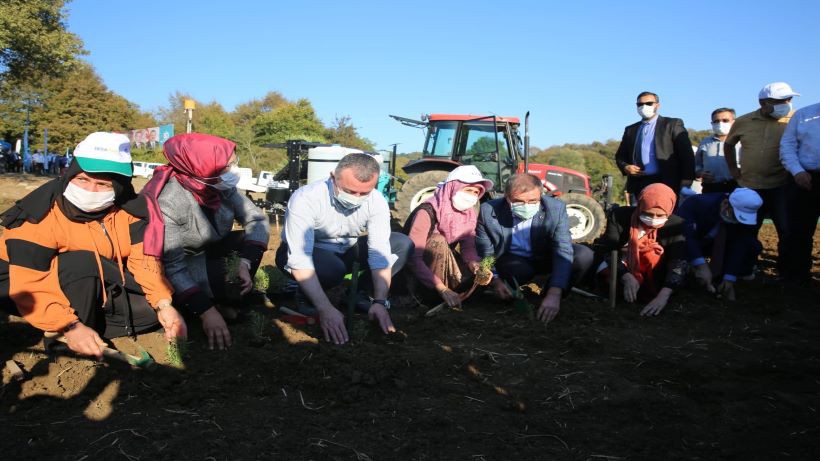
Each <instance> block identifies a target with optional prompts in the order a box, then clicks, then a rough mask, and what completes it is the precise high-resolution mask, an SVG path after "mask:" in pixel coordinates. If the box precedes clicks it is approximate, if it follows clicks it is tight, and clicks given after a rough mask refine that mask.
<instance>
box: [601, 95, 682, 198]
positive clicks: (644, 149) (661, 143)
mask: <svg viewBox="0 0 820 461" xmlns="http://www.w3.org/2000/svg"><path fill="white" fill-rule="evenodd" d="M636 104H637V106H638V115H640V116H641V121H640V122H637V123H633V124H632V125H629V126H627V127H626V128H625V129H624V136H623V138H622V139H621V144H620V146H618V152H616V153H615V162H616V163H617V164H618V168H619V169H620V170H621V172H622V173H623V174H624V175H626V177H627V178H626V191H627V192H629V193H630V194H633V195H634V196H635V197H636V198H637V197H638V196H639V195H640V193H641V191H642V190H643V188H644V187H646V186H648V185H650V184H654V183H656V182H660V183H664V184H666V185H667V186H669V187H670V188H671V189H672V190H673V191H675V192H679V191H680V189H681V187H684V186H686V187H689V186H691V185H692V181H693V180H694V179H695V155H694V153H693V151H692V143H691V141H689V133H688V132H687V131H686V127H684V126H683V120H681V119H679V118H669V117H662V116H660V115H658V109H660V107H661V103H660V99H658V95H656V94H655V93H650V92H648V91H644V92H643V93H641V94H639V95H638V101H637V103H636Z"/></svg>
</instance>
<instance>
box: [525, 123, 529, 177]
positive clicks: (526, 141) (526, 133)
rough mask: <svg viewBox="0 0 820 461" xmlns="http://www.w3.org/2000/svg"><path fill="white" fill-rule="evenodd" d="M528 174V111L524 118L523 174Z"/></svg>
mask: <svg viewBox="0 0 820 461" xmlns="http://www.w3.org/2000/svg"><path fill="white" fill-rule="evenodd" d="M529 172H530V111H527V115H525V116H524V173H529Z"/></svg>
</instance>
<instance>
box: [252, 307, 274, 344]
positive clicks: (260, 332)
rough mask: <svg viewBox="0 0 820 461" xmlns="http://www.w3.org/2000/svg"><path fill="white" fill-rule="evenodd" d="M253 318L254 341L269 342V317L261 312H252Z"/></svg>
mask: <svg viewBox="0 0 820 461" xmlns="http://www.w3.org/2000/svg"><path fill="white" fill-rule="evenodd" d="M250 318H251V334H252V335H253V339H255V340H256V341H259V342H262V341H267V339H268V332H269V330H270V321H269V320H268V316H267V315H265V314H263V313H262V312H259V311H252V312H251V313H250Z"/></svg>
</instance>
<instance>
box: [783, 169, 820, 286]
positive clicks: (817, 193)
mask: <svg viewBox="0 0 820 461" xmlns="http://www.w3.org/2000/svg"><path fill="white" fill-rule="evenodd" d="M809 174H810V175H811V190H805V189H802V188H800V187H798V186H797V185H796V184H795V185H793V188H794V189H793V195H792V200H791V205H790V208H789V225H790V226H791V228H790V230H791V237H790V238H789V243H790V252H791V253H790V258H789V259H790V263H791V274H790V276H791V277H793V278H794V279H795V280H797V281H803V280H808V279H809V277H810V275H811V254H812V250H813V248H814V231H815V229H816V228H817V220H818V219H820V171H815V172H811V173H809Z"/></svg>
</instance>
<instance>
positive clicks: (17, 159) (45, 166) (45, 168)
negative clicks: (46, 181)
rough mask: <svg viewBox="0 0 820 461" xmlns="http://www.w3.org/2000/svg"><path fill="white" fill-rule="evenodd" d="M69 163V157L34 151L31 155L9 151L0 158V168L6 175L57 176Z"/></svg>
mask: <svg viewBox="0 0 820 461" xmlns="http://www.w3.org/2000/svg"><path fill="white" fill-rule="evenodd" d="M70 163H71V156H70V155H68V156H65V155H57V154H56V153H54V152H45V153H44V152H42V151H40V150H36V151H34V153H33V154H29V153H25V154H23V155H20V153H19V152H17V151H14V150H9V151H8V152H5V153H3V154H2V156H0V167H2V169H3V171H4V172H6V173H32V174H36V175H40V176H43V175H50V176H57V175H58V174H60V173H62V172H63V171H64V170H65V168H66V167H68V165H69V164H70Z"/></svg>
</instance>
